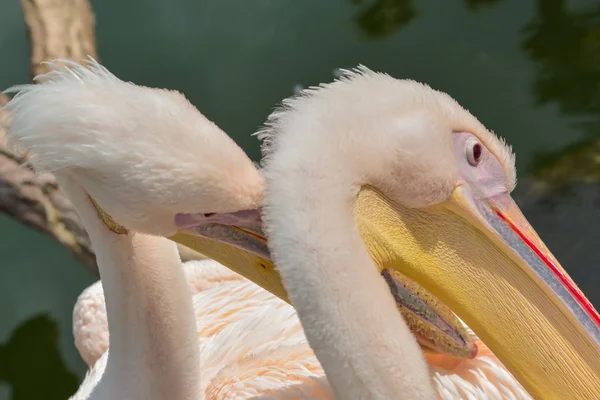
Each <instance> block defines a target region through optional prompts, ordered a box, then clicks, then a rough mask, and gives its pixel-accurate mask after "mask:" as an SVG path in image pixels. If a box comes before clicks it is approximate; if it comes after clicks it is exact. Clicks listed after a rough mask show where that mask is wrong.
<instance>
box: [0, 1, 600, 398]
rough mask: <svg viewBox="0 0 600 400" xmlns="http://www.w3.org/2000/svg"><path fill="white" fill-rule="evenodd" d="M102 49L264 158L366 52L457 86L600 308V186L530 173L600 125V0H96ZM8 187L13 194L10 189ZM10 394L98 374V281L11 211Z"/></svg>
mask: <svg viewBox="0 0 600 400" xmlns="http://www.w3.org/2000/svg"><path fill="white" fill-rule="evenodd" d="M92 4H93V7H94V9H95V12H96V17H97V23H98V27H97V37H98V47H99V54H100V57H101V61H102V62H103V63H104V64H105V65H106V66H107V67H108V68H109V69H111V70H112V71H113V72H114V73H115V74H116V75H118V76H119V77H121V78H123V79H126V80H131V81H133V82H135V83H137V84H143V85H149V86H159V87H167V88H171V89H178V90H180V91H182V92H184V93H185V94H186V95H187V96H188V97H189V98H190V100H191V101H192V102H193V103H194V104H195V105H197V106H198V108H199V109H200V110H201V111H202V112H203V113H204V114H205V115H207V116H208V117H209V118H210V119H212V120H214V121H215V122H216V123H217V124H218V125H220V126H221V127H222V128H223V129H224V130H225V131H227V132H228V133H229V134H230V135H232V136H233V137H234V138H235V140H236V141H237V142H238V143H239V144H240V145H242V146H243V147H244V148H245V149H246V150H247V151H248V152H249V154H250V155H251V156H252V157H253V158H254V159H258V157H259V143H258V141H257V140H256V139H255V138H252V137H250V136H249V134H250V133H252V132H254V131H255V130H256V128H257V127H258V126H259V125H260V124H261V122H262V121H263V120H264V119H265V117H266V116H267V114H268V113H269V112H270V111H271V110H272V108H273V107H274V105H275V104H276V103H277V102H278V101H280V100H281V99H282V98H284V97H286V96H289V95H291V94H293V92H294V87H295V86H296V85H304V86H309V85H314V84H317V83H319V82H324V81H329V80H331V79H332V74H333V71H334V70H335V69H336V68H340V67H342V68H345V67H352V66H356V65H358V64H359V63H362V64H365V65H367V66H368V67H370V68H372V69H375V70H381V71H385V72H388V73H390V74H391V75H393V76H395V77H402V78H412V79H416V80H419V81H423V82H427V83H429V84H430V85H432V86H433V87H435V88H437V89H440V90H443V91H446V92H448V93H450V94H451V95H452V96H453V97H455V98H456V99H457V100H458V101H459V102H460V103H461V104H463V105H464V106H465V107H467V108H468V109H470V110H471V111H472V112H473V113H474V114H475V115H477V116H478V117H479V118H480V119H481V120H482V122H483V123H484V124H486V125H487V126H488V127H490V128H491V129H493V130H495V131H496V132H498V133H499V134H500V135H502V136H504V137H506V138H507V140H508V141H509V142H510V143H511V144H512V145H513V147H514V149H515V151H516V153H517V164H518V165H517V166H518V168H519V176H520V178H521V179H522V180H523V182H524V183H523V185H522V186H521V187H519V189H517V192H516V193H515V197H516V198H517V201H518V202H519V203H520V204H521V206H522V208H523V210H524V212H525V214H526V216H527V217H528V218H529V219H530V221H531V222H532V224H533V225H534V227H535V228H536V229H538V231H539V233H540V235H541V236H542V238H543V239H544V240H545V241H546V242H547V243H548V245H549V247H550V248H551V249H552V250H553V251H554V253H555V254H556V256H557V258H558V259H559V260H561V262H562V263H563V265H564V266H565V267H566V268H567V269H568V270H569V273H570V274H572V276H573V277H574V279H575V280H576V281H577V282H578V283H579V285H580V286H581V287H582V289H583V290H584V291H585V292H586V293H587V294H588V296H589V297H590V299H591V301H592V302H594V303H595V304H596V307H598V306H600V291H599V290H598V287H600V272H599V271H598V270H597V268H595V267H596V266H597V265H598V262H600V252H597V251H594V247H596V246H597V238H598V237H600V207H599V204H600V200H599V199H600V190H599V185H598V184H596V183H594V182H591V183H577V184H574V185H570V186H569V187H568V189H564V190H561V191H560V192H556V193H552V194H550V195H548V194H546V195H540V194H532V192H530V191H529V190H527V188H528V187H529V186H528V183H527V182H528V180H527V177H528V176H531V175H532V174H533V173H535V172H536V171H539V169H540V168H542V167H547V166H548V165H551V164H552V163H555V162H556V160H557V159H558V158H559V157H560V156H561V155H563V154H564V153H565V152H568V151H571V150H572V149H573V148H578V147H581V146H583V145H585V144H587V143H589V142H591V141H594V140H598V139H600V4H599V3H598V1H597V0H587V1H583V0H578V1H570V2H567V1H560V0H547V1H543V2H542V1H537V2H536V1H523V0H479V1H476V0H464V1H458V0H452V1H451V0H426V1H416V0H415V1H410V0H377V1H361V0H352V1H349V0H327V1H323V0H304V1H289V0H288V1H285V0H279V1H274V0H254V1H251V2H250V1H244V0H174V1H171V2H165V1H159V0H130V1H126V2H125V1H123V2H117V1H106V0H102V1H101V0H97V1H93V2H92ZM0 54H1V55H2V58H1V59H0V88H5V87H7V86H10V85H12V84H16V83H23V82H26V81H27V80H28V79H29V47H28V41H27V37H26V33H25V25H24V22H23V19H22V15H21V10H20V8H19V5H18V2H15V1H13V0H0ZM1 189H2V188H1V187H0V195H1ZM0 238H1V240H0V255H1V257H2V258H1V261H0V400H4V399H15V400H16V399H19V400H21V399H38V398H44V399H64V398H66V397H67V395H68V394H69V393H70V392H72V391H74V390H75V389H76V387H77V385H78V380H79V379H80V378H81V377H82V376H83V374H84V372H85V367H84V364H83V363H82V362H81V360H80V359H79V356H78V354H77V352H76V350H75V349H74V347H73V344H72V343H73V338H72V335H71V328H70V326H71V310H72V307H73V304H74V302H75V299H76V297H77V295H78V294H79V293H80V292H81V290H82V289H83V288H84V287H86V286H87V285H89V284H90V283H91V282H93V280H94V277H92V276H90V275H89V274H88V273H87V272H86V271H85V270H84V269H83V268H82V267H81V266H80V265H78V264H77V262H76V261H74V260H73V259H72V257H71V256H70V254H68V252H67V251H65V250H63V249H62V248H60V247H59V246H58V245H56V244H55V243H53V242H52V241H50V240H49V239H47V238H45V237H43V236H42V235H40V234H38V233H36V232H32V231H30V230H28V229H25V228H23V227H21V226H18V225H16V224H15V223H14V222H12V221H11V220H9V219H7V218H4V217H0Z"/></svg>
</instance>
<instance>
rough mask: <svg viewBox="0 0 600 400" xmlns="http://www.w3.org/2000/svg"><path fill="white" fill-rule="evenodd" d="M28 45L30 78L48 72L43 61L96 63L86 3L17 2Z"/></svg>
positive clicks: (71, 0)
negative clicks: (23, 19)
mask: <svg viewBox="0 0 600 400" xmlns="http://www.w3.org/2000/svg"><path fill="white" fill-rule="evenodd" d="M21 6H22V7H23V14H24V15H25V22H26V24H27V31H28V33H29V40H30V42H31V75H32V78H33V77H35V76H36V75H39V74H41V73H44V72H47V71H48V66H47V65H41V64H40V63H41V62H43V61H52V60H55V59H58V58H64V59H69V60H73V61H78V62H80V61H82V60H83V59H85V58H86V57H87V56H88V55H90V56H92V57H94V58H95V59H98V56H97V52H96V39H95V25H96V23H95V18H94V13H93V11H92V7H91V5H90V3H89V2H88V0H21Z"/></svg>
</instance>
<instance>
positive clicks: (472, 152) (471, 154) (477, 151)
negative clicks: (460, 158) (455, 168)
mask: <svg viewBox="0 0 600 400" xmlns="http://www.w3.org/2000/svg"><path fill="white" fill-rule="evenodd" d="M482 151H483V149H482V147H481V143H479V142H473V143H471V144H470V145H469V146H468V147H467V161H469V164H471V165H472V166H473V167H476V166H477V165H479V161H480V160H481V152H482Z"/></svg>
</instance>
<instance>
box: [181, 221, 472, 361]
mask: <svg viewBox="0 0 600 400" xmlns="http://www.w3.org/2000/svg"><path fill="white" fill-rule="evenodd" d="M175 223H176V225H177V227H178V228H179V232H178V233H177V234H175V235H174V236H172V237H170V239H171V240H173V241H175V242H177V243H180V244H182V245H184V246H187V247H189V248H191V249H193V250H196V251H198V252H200V253H202V254H204V255H206V256H208V257H210V258H212V259H214V260H216V261H218V262H220V263H221V264H223V265H225V266H227V267H229V268H230V269H232V270H233V271H235V272H237V273H239V274H240V275H242V276H245V277H246V278H248V279H249V280H251V281H253V282H254V283H256V284H258V285H260V286H262V287H263V288H264V289H266V290H268V291H270V292H271V293H273V294H274V295H276V296H278V297H280V298H281V299H283V300H284V301H287V302H288V303H289V300H288V297H287V294H286V292H285V289H284V288H283V285H282V282H281V276H280V275H279V273H278V272H277V270H276V269H275V268H274V266H273V264H272V262H271V256H270V253H269V250H268V248H267V240H266V239H265V236H264V233H263V231H262V221H261V216H260V210H244V211H239V212H234V213H226V214H179V215H178V216H177V217H176V219H175ZM381 273H382V275H383V278H384V279H385V281H386V282H387V283H388V285H389V287H390V290H391V293H392V295H393V297H394V299H395V300H396V305H397V307H398V309H399V311H400V313H401V314H402V316H403V317H404V319H405V320H406V322H407V324H408V326H409V328H410V329H411V331H412V332H413V334H414V335H415V337H416V339H417V341H418V343H419V344H420V346H421V348H422V349H423V351H426V352H430V353H440V354H445V355H449V356H452V357H455V358H462V359H466V358H473V357H475V356H476V354H477V351H478V349H477V344H476V343H475V341H474V338H473V337H472V336H471V335H470V334H469V333H468V331H467V330H466V329H465V327H464V325H463V324H462V323H461V322H460V320H459V319H458V318H457V317H456V315H455V314H454V313H452V311H451V310H450V309H449V308H448V307H447V306H446V305H444V304H443V303H441V302H440V301H438V300H437V299H436V298H435V297H433V296H431V294H429V293H428V292H427V291H426V290H424V289H423V288H422V287H421V286H420V285H418V284H416V283H415V282H412V281H410V280H409V279H406V277H403V276H402V275H401V274H400V273H398V272H397V271H394V270H382V271H381Z"/></svg>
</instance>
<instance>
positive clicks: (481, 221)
mask: <svg viewBox="0 0 600 400" xmlns="http://www.w3.org/2000/svg"><path fill="white" fill-rule="evenodd" d="M259 136H260V137H261V138H262V139H263V141H264V143H265V162H266V164H265V168H264V175H265V177H266V181H267V188H268V193H267V196H266V207H267V210H268V212H265V214H264V217H265V218H266V217H267V216H269V219H268V220H266V221H265V224H266V226H267V227H268V230H267V236H268V237H269V241H270V243H271V245H272V248H273V257H274V259H275V261H276V262H277V264H278V266H279V268H280V270H281V273H282V275H283V276H284V278H285V276H286V274H285V271H284V270H283V269H281V268H283V267H284V266H285V265H290V266H291V265H293V264H295V262H296V261H298V263H299V262H300V258H299V257H300V255H299V254H293V252H291V251H288V250H287V248H288V247H289V248H291V247H292V245H293V244H294V243H299V242H302V243H304V242H306V243H309V244H310V243H317V242H324V241H325V240H327V244H328V248H329V249H332V250H331V251H338V252H341V251H345V247H344V243H340V241H342V240H347V236H345V235H342V234H341V233H340V232H337V233H336V232H335V230H334V228H332V226H338V227H339V226H345V227H346V230H353V229H355V228H357V230H358V231H359V233H360V237H361V239H362V241H363V242H364V244H365V247H366V249H367V251H368V253H369V254H370V257H371V258H372V259H373V260H374V263H375V265H376V266H377V268H378V269H379V270H380V271H381V270H383V269H386V268H390V269H396V270H398V271H400V272H401V273H403V274H404V275H406V276H407V277H409V278H410V279H413V280H414V281H416V282H418V283H419V284H421V285H422V286H423V287H424V288H425V289H427V290H429V291H430V292H431V293H432V294H433V295H435V296H436V297H437V298H439V299H440V300H441V301H443V302H444V303H445V304H446V305H448V306H449V307H450V308H451V309H452V310H453V311H454V312H455V313H456V314H457V315H458V316H459V317H460V318H461V319H462V320H464V321H465V322H466V323H467V325H469V327H470V328H472V329H473V330H474V331H475V333H476V334H477V335H478V336H479V337H480V338H481V339H482V340H483V342H484V343H486V345H488V346H489V348H490V349H491V350H492V351H493V352H494V353H495V354H496V355H497V356H498V358H499V359H500V360H501V361H502V362H503V363H504V364H505V365H506V367H507V368H508V369H509V370H510V371H511V372H512V373H513V374H514V375H515V377H516V378H517V379H518V380H519V381H520V382H521V383H522V384H523V385H524V386H525V388H526V389H527V390H528V391H529V392H530V394H531V395H533V396H534V397H536V398H540V399H542V398H543V399H567V398H569V399H575V398H582V399H583V398H597V397H598V398H600V386H598V384H597V382H599V381H600V327H599V322H600V318H599V317H598V313H597V312H596V310H594V308H593V306H592V305H591V304H590V302H589V301H588V300H587V299H586V298H585V296H584V295H583V293H582V292H581V291H580V290H579V289H578V288H577V286H576V284H575V283H574V282H573V281H572V280H571V279H570V277H569V276H568V274H567V273H566V272H565V270H564V269H563V268H562V267H561V265H560V264H559V263H558V261H557V260H556V259H555V257H554V256H553V255H552V254H551V252H550V251H549V250H548V249H547V248H546V246H545V245H544V243H543V242H542V240H541V239H540V238H539V236H538V235H537V234H536V232H535V230H534V229H533V228H532V227H531V226H530V225H529V223H528V222H527V220H526V219H525V217H524V216H523V214H522V213H521V212H520V210H519V208H518V206H517V205H516V204H515V202H514V201H513V200H512V198H511V196H510V193H511V191H512V190H513V188H514V187H515V185H516V170H515V165H514V156H513V154H512V152H511V149H510V148H509V147H508V146H507V145H506V144H505V142H504V141H503V140H501V139H499V138H498V137H497V136H496V135H495V134H493V133H492V132H490V131H489V130H487V129H486V128H485V127H484V126H483V125H482V124H481V123H480V122H479V121H478V120H477V119H476V118H475V117H474V116H473V115H471V114H470V113H469V112H468V111H466V110H465V109H464V108H462V107H461V106H460V105H459V104H458V103H457V102H456V101H455V100H453V99H452V98H451V97H450V96H448V95H446V94H444V93H441V92H438V91H436V90H433V89H431V88H430V87H428V86H426V85H423V84H420V83H417V82H414V81H410V80H397V79H394V78H392V77H390V76H388V75H385V74H379V73H374V72H372V71H370V70H368V69H366V68H359V69H358V70H357V71H353V72H350V73H348V74H347V75H346V76H345V77H343V78H342V79H340V80H338V81H336V82H334V83H332V84H328V85H322V86H321V87H318V88H312V89H309V90H306V91H304V92H303V93H301V95H300V96H297V97H295V98H292V99H289V100H286V101H284V103H283V106H282V107H281V108H280V109H279V110H277V111H276V112H274V113H273V114H272V115H271V117H270V118H269V120H268V122H267V124H266V127H265V129H264V130H263V131H262V132H260V133H259ZM281 204H285V205H286V207H285V210H286V211H285V213H286V217H288V218H287V219H284V218H283V216H281V217H280V216H279V214H280V213H284V211H282V210H284V207H280V206H279V205H281ZM348 204H350V205H351V207H348V208H347V207H346V205H348ZM292 209H293V210H294V211H293V212H292V211H291V210H292ZM348 209H350V212H349V213H348V212H347V211H348ZM288 214H291V215H288ZM307 215H311V216H314V219H312V220H311V221H329V223H328V224H327V226H317V224H316V223H314V224H312V225H310V226H309V224H308V223H305V222H304V219H306V218H305V217H306V216H307ZM284 221H285V222H284ZM334 221H335V222H334ZM348 221H350V222H348ZM292 226H293V227H294V229H290V227H292ZM298 227H300V228H298ZM321 228H322V229H321ZM275 233H277V234H275ZM299 235H302V237H299ZM338 238H339V240H338ZM317 246H318V245H317V244H315V245H314V247H315V248H316V247H317ZM308 247H309V248H312V247H311V246H308ZM277 248H285V249H286V250H285V251H284V252H283V253H278V252H277V251H276V249H277ZM340 254H341V253H340ZM338 258H340V259H341V258H343V257H342V256H339V257H338ZM301 270H303V269H301V268H300V269H299V271H301ZM288 273H289V274H292V275H293V276H295V277H296V278H298V279H297V280H296V283H297V284H301V285H302V290H300V289H298V291H297V292H296V296H295V297H292V301H293V302H294V304H296V307H297V309H298V304H301V303H302V300H304V301H305V302H306V304H311V300H310V299H306V298H304V297H306V296H310V294H308V293H311V292H310V291H308V290H307V289H306V288H307V286H308V285H319V284H320V283H319V282H316V281H315V280H312V281H311V280H310V279H305V280H301V279H300V278H301V277H300V276H299V273H297V272H294V271H290V272H288ZM300 282H301V283H300ZM292 284H293V282H292V283H290V286H289V287H288V291H289V292H290V296H292V290H291V289H292V286H291V285H292ZM356 290H360V287H357V288H356ZM304 293H307V294H306V295H305V294H304ZM303 296H304V297H303ZM312 296H313V297H314V293H313V294H312ZM313 303H314V302H313ZM317 307H320V306H316V305H315V306H314V309H312V310H317ZM298 312H299V315H300V316H302V315H301V312H300V309H298ZM308 314H310V313H308Z"/></svg>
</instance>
